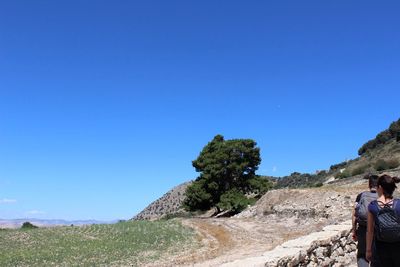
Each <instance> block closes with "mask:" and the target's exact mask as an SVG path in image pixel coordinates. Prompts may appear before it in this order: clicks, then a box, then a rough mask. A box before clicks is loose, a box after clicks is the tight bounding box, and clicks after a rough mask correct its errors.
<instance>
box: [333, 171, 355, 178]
mask: <svg viewBox="0 0 400 267" xmlns="http://www.w3.org/2000/svg"><path fill="white" fill-rule="evenodd" d="M350 176H351V173H350V172H349V171H348V170H344V171H343V172H339V173H338V174H337V175H336V178H337V179H344V178H347V177H350Z"/></svg>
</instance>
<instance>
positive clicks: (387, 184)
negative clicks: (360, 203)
mask: <svg viewBox="0 0 400 267" xmlns="http://www.w3.org/2000/svg"><path fill="white" fill-rule="evenodd" d="M398 182H400V178H398V177H392V176H389V175H386V174H384V175H381V176H379V178H378V188H377V193H378V199H377V200H375V201H372V202H371V204H369V206H368V222H367V248H366V258H367V260H368V261H371V260H372V262H376V261H378V262H379V264H380V265H381V266H383V267H392V266H393V267H399V266H400V253H399V252H400V241H397V240H390V242H388V240H386V239H385V238H383V237H382V236H380V235H378V231H377V229H378V214H379V216H380V217H379V220H380V221H381V220H382V218H383V217H381V216H382V214H383V213H382V209H386V210H387V208H389V210H390V209H391V208H394V209H395V211H394V213H395V214H394V216H395V221H394V223H395V224H398V225H399V227H400V201H399V200H398V199H393V192H394V190H395V189H396V183H398ZM380 211H381V213H380ZM389 215H390V214H389ZM385 216H386V215H385ZM380 225H383V224H382V223H380ZM373 241H374V243H375V253H374V257H376V259H375V258H374V259H372V244H373Z"/></svg>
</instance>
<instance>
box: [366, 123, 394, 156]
mask: <svg viewBox="0 0 400 267" xmlns="http://www.w3.org/2000/svg"><path fill="white" fill-rule="evenodd" d="M393 139H395V140H396V142H400V119H398V120H397V121H394V122H392V123H391V124H390V126H389V128H388V129H386V130H384V131H382V132H380V133H379V134H377V136H376V137H375V138H374V139H372V140H369V141H368V142H366V143H365V144H364V145H363V146H362V147H361V148H360V149H359V150H358V155H360V156H361V155H363V154H365V153H367V152H369V151H371V150H372V149H374V148H376V147H378V146H380V145H384V144H386V143H387V142H389V141H390V140H393Z"/></svg>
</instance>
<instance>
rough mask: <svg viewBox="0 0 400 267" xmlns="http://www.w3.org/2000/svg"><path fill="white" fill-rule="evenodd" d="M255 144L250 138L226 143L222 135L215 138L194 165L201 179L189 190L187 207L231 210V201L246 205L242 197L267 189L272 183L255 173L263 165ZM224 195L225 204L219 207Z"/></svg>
mask: <svg viewBox="0 0 400 267" xmlns="http://www.w3.org/2000/svg"><path fill="white" fill-rule="evenodd" d="M256 145H257V143H256V142H255V141H253V140H251V139H233V140H224V137H223V136H222V135H217V136H215V137H214V139H213V140H212V141H211V142H209V143H208V144H207V145H206V146H205V147H204V148H203V150H202V151H201V152H200V155H199V156H198V158H197V159H196V160H194V161H193V162H192V165H193V167H194V168H195V169H196V171H197V172H199V173H200V176H199V177H198V178H197V179H196V180H195V181H194V182H193V183H192V185H191V186H189V187H188V188H187V190H186V199H185V201H184V206H185V208H186V209H187V210H191V211H193V210H207V209H209V208H211V207H217V208H219V209H221V208H226V207H230V206H229V205H230V204H229V199H233V200H234V201H236V202H240V203H242V202H243V201H242V200H243V199H242V197H239V196H238V195H239V194H240V195H241V196H243V197H245V194H246V193H250V192H258V193H264V192H265V191H266V190H268V188H269V181H268V180H267V179H264V178H261V177H259V176H256V174H255V172H256V170H257V168H258V165H259V164H260V162H261V158H260V149H259V148H258V147H256ZM227 192H231V193H230V194H228V195H227V194H226V193H227ZM224 194H225V195H224ZM223 195H224V197H223V198H222V199H223V200H224V201H223V202H224V203H223V204H221V205H218V204H219V203H220V202H221V200H222V199H221V196H223ZM231 204H234V205H231V207H237V206H240V207H242V205H239V204H238V203H236V204H235V203H231ZM235 209H236V208H235Z"/></svg>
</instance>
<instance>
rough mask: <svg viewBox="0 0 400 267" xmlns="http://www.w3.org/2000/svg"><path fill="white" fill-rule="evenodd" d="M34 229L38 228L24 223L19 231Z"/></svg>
mask: <svg viewBox="0 0 400 267" xmlns="http://www.w3.org/2000/svg"><path fill="white" fill-rule="evenodd" d="M35 228H39V227H37V226H36V225H33V224H31V223H30V222H24V223H23V224H22V226H21V229H35Z"/></svg>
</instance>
